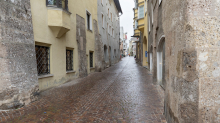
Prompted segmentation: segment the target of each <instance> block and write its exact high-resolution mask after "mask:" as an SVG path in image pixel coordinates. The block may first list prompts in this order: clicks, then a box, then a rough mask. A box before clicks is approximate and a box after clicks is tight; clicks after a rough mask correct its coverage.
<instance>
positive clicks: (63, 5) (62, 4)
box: [46, 0, 69, 11]
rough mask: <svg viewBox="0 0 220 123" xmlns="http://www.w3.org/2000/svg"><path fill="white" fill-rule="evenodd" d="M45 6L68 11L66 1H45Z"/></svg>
mask: <svg viewBox="0 0 220 123" xmlns="http://www.w3.org/2000/svg"><path fill="white" fill-rule="evenodd" d="M46 5H47V6H56V7H58V8H63V9H64V10H66V11H69V8H68V0H46Z"/></svg>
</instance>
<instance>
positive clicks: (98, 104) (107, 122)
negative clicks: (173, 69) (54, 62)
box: [0, 57, 166, 123]
mask: <svg viewBox="0 0 220 123" xmlns="http://www.w3.org/2000/svg"><path fill="white" fill-rule="evenodd" d="M0 121H1V122H13V123H14V122H19V123H41V122H44V123H66V122H71V123H72V122H76V123H78V122H79V123H90V122H94V123H96V122H99V123H166V120H165V118H164V115H163V91H162V90H161V89H160V87H159V86H156V85H153V84H152V79H151V76H150V75H149V73H148V71H147V69H145V68H143V67H141V66H139V65H137V64H136V63H135V60H134V58H133V57H126V58H124V59H122V61H120V62H119V63H117V64H116V65H114V66H112V67H110V68H108V69H106V70H105V71H103V72H101V73H93V74H90V75H89V76H88V77H85V78H81V79H77V80H73V81H71V82H69V83H66V84H64V85H61V86H59V87H56V88H53V89H50V90H48V91H45V92H43V93H42V94H41V98H40V99H39V101H37V102H34V103H32V104H31V105H28V106H25V107H23V108H21V109H18V110H14V111H3V112H0Z"/></svg>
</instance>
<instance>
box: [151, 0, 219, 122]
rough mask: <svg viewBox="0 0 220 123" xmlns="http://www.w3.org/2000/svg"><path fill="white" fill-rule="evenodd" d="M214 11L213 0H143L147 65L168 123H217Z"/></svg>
mask: <svg viewBox="0 0 220 123" xmlns="http://www.w3.org/2000/svg"><path fill="white" fill-rule="evenodd" d="M219 9H220V2H219V0H206V1H203V0H197V1H188V0H175V2H174V1H173V0H155V1H154V0H149V1H148V14H149V16H150V18H151V19H149V25H151V26H150V28H149V31H150V32H149V34H150V35H149V52H151V53H152V57H151V58H152V59H153V60H152V62H151V63H152V64H153V65H152V68H151V69H152V72H153V78H154V81H155V82H156V83H157V84H161V85H162V86H163V87H164V89H165V103H164V107H165V115H166V118H167V122H169V123H218V122H220V103H219V102H220V98H219V97H220V92H219V90H220V89H219V87H220V82H219V81H220V80H219V76H220V74H219V73H220V67H219V64H220V63H219V58H220V48H219V40H220V38H219V23H220V19H219V15H220V12H219ZM152 19H153V20H152ZM151 63H150V64H151ZM163 80H165V81H163ZM161 82H162V83H161Z"/></svg>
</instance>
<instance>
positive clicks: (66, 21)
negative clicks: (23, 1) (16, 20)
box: [31, 0, 98, 91]
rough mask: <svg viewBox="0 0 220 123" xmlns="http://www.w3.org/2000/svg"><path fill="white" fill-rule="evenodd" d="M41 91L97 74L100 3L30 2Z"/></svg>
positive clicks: (84, 0)
mask: <svg viewBox="0 0 220 123" xmlns="http://www.w3.org/2000/svg"><path fill="white" fill-rule="evenodd" d="M31 12H32V21H33V30H34V40H35V51H36V57H37V69H38V81H39V88H40V90H41V91H42V90H45V89H48V88H51V87H54V86H58V85H60V84H63V83H65V82H67V81H69V80H71V79H74V78H78V77H84V76H86V75H87V74H89V73H90V72H93V71H94V70H95V55H96V52H95V39H96V36H97V34H96V33H97V32H98V28H97V23H95V22H97V0H69V1H68V0H46V2H45V0H31Z"/></svg>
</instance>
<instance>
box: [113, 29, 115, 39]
mask: <svg viewBox="0 0 220 123" xmlns="http://www.w3.org/2000/svg"><path fill="white" fill-rule="evenodd" d="M112 33H113V34H112V35H113V38H114V37H115V30H114V29H113V32H112Z"/></svg>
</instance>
